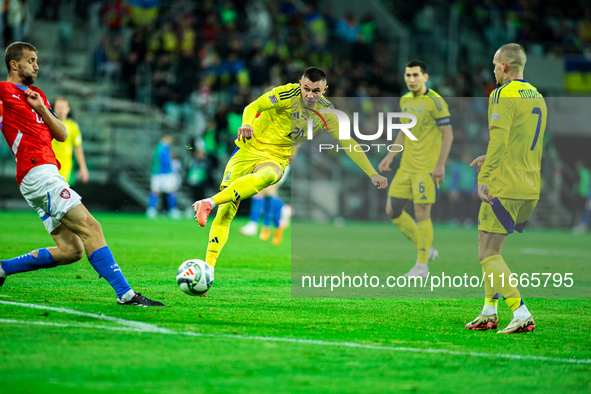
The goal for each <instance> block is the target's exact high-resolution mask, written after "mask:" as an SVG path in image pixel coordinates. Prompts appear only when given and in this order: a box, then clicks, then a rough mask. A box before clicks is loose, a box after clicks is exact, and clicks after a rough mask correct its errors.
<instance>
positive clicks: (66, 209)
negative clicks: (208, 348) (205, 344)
mask: <svg viewBox="0 0 591 394" xmlns="http://www.w3.org/2000/svg"><path fill="white" fill-rule="evenodd" d="M5 61H6V67H7V68H8V80H7V81H6V82H0V100H1V101H2V106H3V122H2V133H3V134H4V138H5V139H6V142H7V143H8V146H9V147H10V148H11V150H12V153H13V154H14V158H15V159H16V163H17V165H16V180H17V182H18V184H19V188H20V191H21V194H22V195H23V197H24V198H25V200H26V201H27V203H29V205H30V206H31V207H32V208H33V209H35V210H36V211H37V212H38V213H39V217H40V218H41V220H42V221H43V224H44V225H45V228H46V229H47V231H48V232H49V233H50V234H51V237H52V238H53V240H54V241H55V244H56V246H55V247H49V248H43V249H37V250H33V251H32V252H30V253H27V254H24V255H22V256H19V257H15V258H13V259H10V260H0V287H1V286H2V284H4V281H5V280H6V277H7V276H8V275H12V274H16V273H19V272H27V271H34V270H37V269H40V268H52V267H55V266H57V265H66V264H71V263H74V262H76V261H78V260H80V259H81V258H82V255H83V254H84V250H85V249H86V255H87V256H88V261H89V262H90V264H91V265H92V267H93V268H94V269H95V270H96V271H97V272H98V274H99V276H102V277H104V278H105V279H106V280H107V281H108V282H109V284H110V285H111V286H112V287H113V289H114V290H115V293H116V295H117V303H118V304H120V305H140V306H164V304H163V303H161V302H157V301H152V300H150V299H148V298H146V297H144V296H142V295H141V294H139V293H136V292H134V291H133V290H132V288H131V286H129V283H128V282H127V280H126V279H125V277H124V276H123V273H122V272H121V269H120V268H119V266H118V265H117V263H116V262H115V259H114V258H113V254H112V253H111V250H110V249H109V247H108V246H107V244H106V242H105V238H104V236H103V231H102V228H101V225H100V224H99V222H97V221H96V219H95V218H94V217H92V215H91V214H90V212H88V210H87V209H86V207H85V206H84V205H83V204H82V202H81V197H80V195H78V193H76V192H75V191H74V190H73V189H72V188H70V185H68V184H67V183H66V182H65V181H64V178H63V177H62V176H61V175H59V173H58V166H59V163H58V161H57V160H56V159H55V155H54V154H53V150H52V147H51V140H52V139H53V138H55V139H56V140H58V141H60V142H63V141H65V139H66V137H67V131H66V128H65V127H64V125H63V124H62V122H61V121H60V120H59V119H58V118H57V116H56V115H55V113H54V112H53V110H52V109H51V106H50V105H49V102H48V101H47V98H46V97H45V95H44V94H43V92H42V91H41V89H39V88H37V87H35V86H32V85H33V83H34V82H35V79H36V78H37V74H38V72H39V66H38V65H37V50H36V49H35V47H34V46H33V45H31V44H29V43H26V42H14V43H12V44H10V45H9V46H8V48H6V54H5Z"/></svg>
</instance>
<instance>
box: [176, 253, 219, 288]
mask: <svg viewBox="0 0 591 394" xmlns="http://www.w3.org/2000/svg"><path fill="white" fill-rule="evenodd" d="M176 283H177V284H178V285H179V287H180V288H181V290H182V291H184V292H185V293H187V294H188V295H192V296H202V295H205V293H207V291H208V290H209V288H210V287H211V285H212V284H213V267H212V266H211V265H209V264H207V263H206V262H205V261H203V260H187V261H185V262H184V263H183V264H181V266H180V267H179V269H178V271H177V274H176Z"/></svg>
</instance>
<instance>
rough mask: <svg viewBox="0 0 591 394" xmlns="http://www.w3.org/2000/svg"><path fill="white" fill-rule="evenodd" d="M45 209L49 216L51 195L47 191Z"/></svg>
mask: <svg viewBox="0 0 591 394" xmlns="http://www.w3.org/2000/svg"><path fill="white" fill-rule="evenodd" d="M47 211H48V212H47V214H48V215H49V216H51V196H50V195H49V192H47Z"/></svg>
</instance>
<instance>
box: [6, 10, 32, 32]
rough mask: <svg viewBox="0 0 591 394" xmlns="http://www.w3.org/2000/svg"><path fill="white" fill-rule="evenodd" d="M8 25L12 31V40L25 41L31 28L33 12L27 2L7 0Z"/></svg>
mask: <svg viewBox="0 0 591 394" xmlns="http://www.w3.org/2000/svg"><path fill="white" fill-rule="evenodd" d="M7 2H8V10H7V11H6V24H7V25H8V27H9V28H10V30H11V40H12V41H13V42H14V41H25V40H26V39H27V37H28V36H29V31H30V27H31V12H30V10H29V5H28V3H27V0H7Z"/></svg>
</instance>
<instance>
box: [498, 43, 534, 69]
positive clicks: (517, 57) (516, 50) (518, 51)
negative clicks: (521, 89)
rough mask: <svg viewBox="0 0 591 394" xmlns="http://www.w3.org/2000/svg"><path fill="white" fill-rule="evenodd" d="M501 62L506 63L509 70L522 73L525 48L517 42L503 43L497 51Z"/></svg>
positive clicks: (525, 58) (525, 57) (525, 59)
mask: <svg viewBox="0 0 591 394" xmlns="http://www.w3.org/2000/svg"><path fill="white" fill-rule="evenodd" d="M497 56H498V59H499V61H500V62H501V63H507V65H508V66H509V70H508V71H509V72H512V73H520V72H521V73H522V72H523V68H524V67H525V62H526V61H527V56H526V55H525V49H523V47H522V46H521V45H519V44H505V45H503V46H502V47H500V48H499V50H498V51H497Z"/></svg>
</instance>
